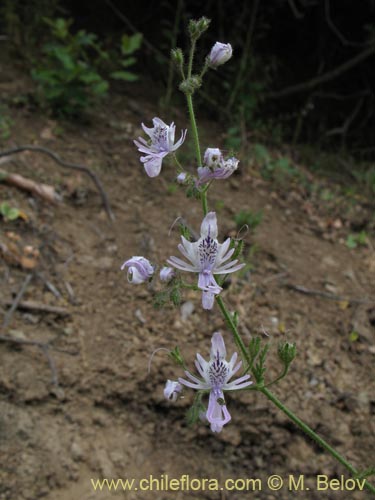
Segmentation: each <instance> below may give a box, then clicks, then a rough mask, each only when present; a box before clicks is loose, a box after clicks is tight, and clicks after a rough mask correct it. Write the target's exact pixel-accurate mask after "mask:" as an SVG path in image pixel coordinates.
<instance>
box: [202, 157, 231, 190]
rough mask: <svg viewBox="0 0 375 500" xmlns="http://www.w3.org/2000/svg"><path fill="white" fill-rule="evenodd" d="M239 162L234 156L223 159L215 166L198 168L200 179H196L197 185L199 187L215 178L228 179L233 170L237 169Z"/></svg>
mask: <svg viewBox="0 0 375 500" xmlns="http://www.w3.org/2000/svg"><path fill="white" fill-rule="evenodd" d="M238 164H239V160H237V158H233V157H232V158H228V159H227V160H224V159H222V161H221V162H220V163H218V164H217V165H216V166H214V167H210V166H204V167H199V168H198V170H197V172H198V180H197V181H196V186H197V187H199V186H201V185H202V184H206V182H209V181H211V180H213V179H228V177H230V176H231V175H232V174H233V172H234V171H235V170H237V168H238Z"/></svg>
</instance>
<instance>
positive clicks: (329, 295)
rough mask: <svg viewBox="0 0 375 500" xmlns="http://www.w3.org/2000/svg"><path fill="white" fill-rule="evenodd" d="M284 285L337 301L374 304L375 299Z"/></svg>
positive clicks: (288, 284) (304, 292)
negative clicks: (344, 295) (343, 295)
mask: <svg viewBox="0 0 375 500" xmlns="http://www.w3.org/2000/svg"><path fill="white" fill-rule="evenodd" d="M285 286H286V287H287V288H289V289H290V290H294V291H295V292H299V293H303V294H304V295H315V296H317V297H322V298H324V299H329V300H336V301H339V302H349V304H374V302H375V300H368V299H357V298H351V297H342V296H341V295H335V294H333V293H328V292H322V291H320V290H311V289H309V288H306V287H304V286H301V285H294V284H293V283H286V284H285Z"/></svg>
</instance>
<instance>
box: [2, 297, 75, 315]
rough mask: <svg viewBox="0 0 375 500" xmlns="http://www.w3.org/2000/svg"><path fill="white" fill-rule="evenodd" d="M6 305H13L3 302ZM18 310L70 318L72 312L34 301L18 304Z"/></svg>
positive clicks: (9, 302)
mask: <svg viewBox="0 0 375 500" xmlns="http://www.w3.org/2000/svg"><path fill="white" fill-rule="evenodd" d="M2 303H3V304H4V305H6V306H9V305H12V302H11V301H10V300H5V301H4V302H2ZM17 308H18V309H23V310H25V311H40V312H46V313H51V314H58V315H59V316H70V314H71V313H70V311H68V310H67V309H65V308H64V307H57V306H50V305H48V304H41V303H39V302H34V301H33V300H25V301H23V302H19V303H18V304H17Z"/></svg>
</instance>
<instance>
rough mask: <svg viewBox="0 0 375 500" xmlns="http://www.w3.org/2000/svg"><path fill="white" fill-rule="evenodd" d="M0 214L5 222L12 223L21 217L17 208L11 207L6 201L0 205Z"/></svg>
mask: <svg viewBox="0 0 375 500" xmlns="http://www.w3.org/2000/svg"><path fill="white" fill-rule="evenodd" d="M0 214H1V215H2V216H3V218H4V220H5V221H13V220H16V219H18V218H19V217H20V216H21V212H20V211H19V210H18V208H13V207H11V206H10V205H9V203H7V202H6V201H4V202H3V203H1V204H0Z"/></svg>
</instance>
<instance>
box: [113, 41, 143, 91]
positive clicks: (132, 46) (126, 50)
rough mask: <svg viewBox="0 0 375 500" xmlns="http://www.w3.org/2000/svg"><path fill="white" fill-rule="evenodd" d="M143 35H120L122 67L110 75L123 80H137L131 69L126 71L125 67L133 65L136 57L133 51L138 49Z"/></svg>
mask: <svg viewBox="0 0 375 500" xmlns="http://www.w3.org/2000/svg"><path fill="white" fill-rule="evenodd" d="M142 39H143V35H142V33H135V34H134V35H131V36H129V35H126V34H125V35H122V38H121V55H122V59H121V61H120V64H121V66H122V67H123V68H124V69H121V70H118V71H113V72H112V73H111V74H110V77H111V78H113V79H115V80H123V81H126V82H135V81H136V80H138V75H136V74H135V73H133V72H132V71H128V70H127V69H126V68H129V67H131V66H133V65H134V64H135V63H136V62H137V59H136V58H135V57H134V56H133V54H134V52H136V51H137V50H139V48H140V47H141V45H142Z"/></svg>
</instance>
